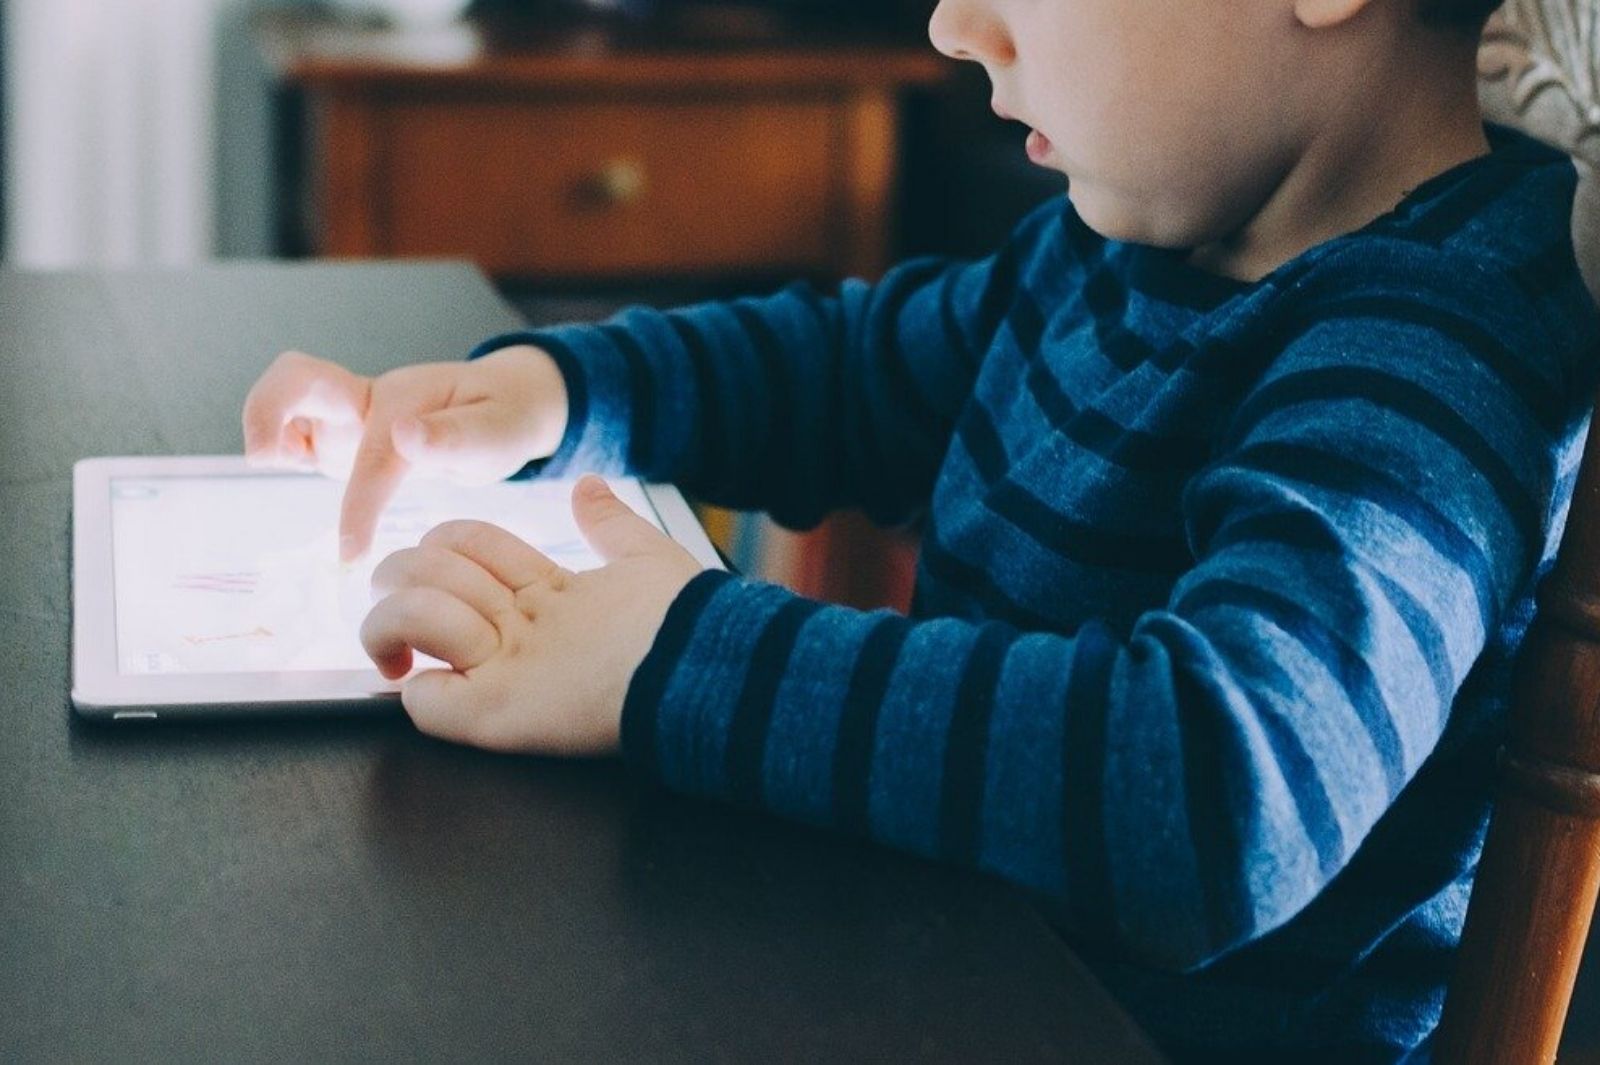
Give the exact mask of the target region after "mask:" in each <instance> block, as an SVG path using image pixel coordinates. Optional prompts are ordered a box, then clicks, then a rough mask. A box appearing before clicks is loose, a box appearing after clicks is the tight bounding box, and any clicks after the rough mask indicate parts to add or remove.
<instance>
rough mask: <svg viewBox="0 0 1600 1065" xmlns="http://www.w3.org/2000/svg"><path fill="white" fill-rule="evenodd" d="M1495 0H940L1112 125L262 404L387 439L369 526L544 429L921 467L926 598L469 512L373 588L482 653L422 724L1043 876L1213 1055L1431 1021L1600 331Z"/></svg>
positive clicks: (1071, 123)
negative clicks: (615, 763)
mask: <svg viewBox="0 0 1600 1065" xmlns="http://www.w3.org/2000/svg"><path fill="white" fill-rule="evenodd" d="M1492 3H1493V0H1420V2H1419V0H1257V2H1253V3H1238V2H1227V3H1222V2H1214V0H1138V2H1131V0H943V2H942V3H941V4H940V5H939V7H938V10H937V11H936V12H935V13H934V16H933V22H932V26H931V35H932V38H933V41H934V43H935V44H936V45H937V46H938V48H939V49H940V50H941V51H943V52H945V53H947V54H949V55H951V56H956V57H959V58H962V59H971V60H975V61H977V62H979V63H982V64H983V65H984V67H985V69H986V70H987V72H988V74H989V76H990V78H991V79H992V81H993V84H994V93H995V96H994V106H995V110H996V111H999V112H1001V113H1002V114H1005V115H1008V116H1014V117H1017V118H1020V119H1021V120H1023V121H1025V122H1027V123H1028V124H1029V125H1031V126H1032V127H1034V131H1033V132H1032V133H1031V134H1030V135H1029V137H1028V144H1027V149H1028V152H1029V154H1030V155H1031V156H1032V158H1033V159H1034V160H1035V161H1036V162H1038V163H1040V164H1041V165H1044V166H1049V167H1054V168H1057V169H1059V170H1061V171H1063V172H1064V173H1065V174H1066V175H1068V177H1069V179H1070V185H1071V192H1070V196H1069V197H1068V198H1058V199H1057V200H1056V201H1054V202H1051V203H1048V204H1046V205H1044V206H1043V207H1042V208H1040V209H1038V210H1037V211H1035V212H1034V213H1033V214H1032V215H1031V216H1030V217H1028V218H1027V219H1026V220H1025V221H1024V222H1023V223H1022V224H1021V225H1020V226H1019V227H1018V228H1017V230H1016V231H1015V233H1014V234H1013V235H1012V237H1011V238H1010V239H1009V241H1008V242H1007V243H1006V244H1005V246H1004V247H1003V248H1001V249H1000V251H999V252H998V253H997V254H995V255H994V256H993V257H991V258H989V259H986V260H984V261H982V262H976V263H962V262H947V261H942V260H935V259H923V260H917V261H912V262H907V263H905V264H903V265H901V266H899V267H898V268H896V269H895V270H893V271H892V272H891V273H890V274H888V275H887V276H886V277H885V278H884V279H883V280H882V281H881V282H879V283H877V284H875V285H867V284H863V283H860V282H849V283H846V284H844V285H843V286H841V287H840V288H839V290H838V291H837V292H832V293H826V294H824V293H819V292H817V291H814V290H813V289H812V288H810V287H807V286H803V285H801V286H795V287H791V288H788V289H786V290H784V291H782V292H780V293H778V294H776V295H774V296H771V297H770V298H765V299H747V300H737V301H733V302H728V303H713V304H707V305H703V306H697V307H691V308H687V309H682V310H678V311H673V312H658V311H654V310H648V309H630V310H628V311H625V312H623V313H621V314H620V315H618V316H617V317H616V318H614V319H612V320H611V321H609V322H607V323H605V324H602V325H598V326H567V327H562V328H555V329H548V330H541V331H537V332H532V333H527V334H520V335H516V336H510V337H500V338H496V339H494V340H491V341H488V342H486V343H485V344H483V345H482V346H480V348H479V349H478V350H477V351H475V352H473V357H472V358H471V359H470V360H469V361H467V362H464V363H452V364H428V365H422V366H414V367H407V368H403V369H400V370H396V371H393V372H391V373H388V374H384V375H383V376H381V377H378V378H376V379H370V380H369V379H364V378H359V377H356V376H355V375H353V374H351V373H349V372H348V371H346V370H344V369H342V368H340V367H337V366H334V365H332V364H330V363H327V362H324V361H321V360H318V359H314V358H311V357H309V356H305V355H298V354H289V355H285V356H282V357H280V359H279V360H278V361H277V362H276V363H275V364H274V365H273V366H272V368H271V369H269V370H268V371H267V373H266V374H265V375H264V376H263V377H262V379H261V380H260V382H259V383H258V384H257V386H256V387H255V389H254V390H253V391H252V393H251V395H250V397H249V398H248V400H247V401H246V404H245V411H244V423H245V425H244V428H245V439H246V449H247V453H248V454H249V455H250V456H252V457H253V458H255V459H257V460H259V461H262V462H268V463H278V464H285V465H299V466H308V467H314V468H318V469H323V470H325V471H328V472H330V473H334V474H337V475H340V476H348V477H349V487H348V489H347V493H346V496H345V503H344V511H343V515H342V530H343V532H344V533H345V534H346V537H347V539H346V553H347V555H356V554H359V553H361V552H363V551H364V550H366V548H367V545H368V543H369V542H370V538H371V535H372V530H373V527H374V524H375V522H376V520H377V516H378V513H379V511H380V510H381V508H382V507H383V505H384V503H385V501H386V500H387V499H388V498H389V497H390V495H391V494H392V492H393V491H394V489H395V487H396V485H397V484H398V483H399V482H400V481H401V480H402V478H404V477H405V476H406V475H407V473H408V472H409V471H411V470H415V469H426V470H432V471H435V472H445V473H449V474H453V475H455V476H459V477H461V478H464V479H469V480H472V479H476V480H490V479H494V478H500V477H505V476H508V475H511V474H513V473H515V472H517V471H519V470H521V469H522V468H523V467H524V464H525V463H527V462H528V460H529V459H537V460H538V461H537V462H535V463H533V465H532V467H530V468H529V469H527V470H526V471H525V472H526V473H528V474H534V475H541V476H556V475H563V474H571V473H574V472H576V471H599V472H610V473H622V472H626V473H631V474H637V475H640V476H644V477H648V478H654V479H660V480H669V481H676V482H678V483H680V484H682V485H683V486H685V487H686V488H687V489H688V490H690V491H691V492H693V493H694V494H695V495H697V496H700V497H702V498H705V499H707V500H710V501H713V502H715V503H719V504H722V505H724V506H731V507H741V508H759V509H763V510H767V511H769V512H771V513H772V514H773V515H774V516H775V517H776V518H777V520H779V521H781V522H783V523H785V524H787V525H790V526H795V527H804V526H808V525H811V524H814V523H815V522H817V521H818V520H820V519H821V518H822V517H823V516H824V515H825V514H827V513H828V512H829V511H831V510H834V509H836V508H840V507H847V506H857V507H862V508H865V510H866V511H867V512H868V514H870V515H871V516H872V517H874V518H875V519H876V520H878V521H880V522H884V523H897V522H906V521H908V520H912V519H914V518H916V517H919V516H921V517H922V518H924V519H925V521H924V527H925V539H924V548H923V553H922V558H921V562H920V568H919V574H918V585H917V592H916V601H915V606H914V608H913V611H912V616H911V618H902V617H900V616H898V615H895V614H893V613H891V612H888V611H878V612H870V613H868V612H861V611H856V610H851V609H846V608H843V607H837V606H831V605H824V604H821V603H816V602H810V601H807V600H805V599H802V598H800V597H798V596H796V595H793V594H791V593H789V592H787V591H785V590H784V589H781V588H778V587H775V586H772V585H768V584H762V583H758V582H755V581H751V580H743V579H739V578H736V577H734V576H731V575H729V574H726V573H721V572H711V571H706V572H701V570H700V567H699V566H697V565H696V564H695V563H694V562H693V560H691V559H690V558H689V557H688V556H687V555H686V554H685V553H684V552H683V551H682V550H681V549H679V548H678V547H677V546H676V545H674V544H673V543H671V542H670V541H668V540H667V539H666V538H664V537H663V536H661V535H660V534H658V533H657V532H655V531H654V529H653V527H651V526H650V525H648V524H647V523H646V522H644V521H643V520H642V519H639V518H637V517H636V516H634V515H633V514H632V513H631V512H630V511H628V510H627V508H626V507H624V506H623V505H622V504H621V503H620V502H619V501H618V500H617V499H615V498H614V497H613V496H611V495H610V494H609V492H607V491H606V489H605V487H604V484H603V482H600V481H599V480H598V479H596V478H586V479H584V480H582V481H580V482H579V484H578V486H577V489H576V491H575V493H574V497H573V508H574V511H575V514H576V517H577V520H578V521H579V523H580V525H581V527H582V528H583V530H584V532H585V535H586V536H587V537H588V538H589V539H590V540H591V542H592V543H593V545H594V547H595V548H596V550H597V551H598V552H599V553H600V554H601V555H602V557H604V558H605V559H606V560H608V564H607V565H605V566H604V567H602V568H600V569H596V570H591V571H587V572H584V573H580V574H573V573H569V572H566V571H564V570H562V569H560V568H558V567H556V566H555V565H554V564H553V563H552V562H551V561H550V560H549V559H547V558H545V557H544V556H542V555H541V554H539V553H538V552H537V551H535V550H533V549H532V548H531V547H529V546H527V545H526V544H523V543H521V542H520V541H518V540H517V539H516V538H514V537H512V536H511V535H510V534H509V533H506V532H504V531H503V530H499V529H496V528H493V527H491V526H485V525H480V524H473V523H451V524H448V525H445V526H441V527H440V528H438V529H436V530H434V531H433V532H431V533H429V534H428V536H427V537H426V538H425V539H424V540H423V542H422V545H421V546H420V547H418V548H415V549H413V550H408V551H402V552H399V553H398V554H395V555H393V556H391V557H389V558H387V559H385V560H383V562H382V563H381V564H380V565H379V567H378V569H377V571H376V573H375V576H374V583H375V585H376V586H377V589H378V591H379V592H381V593H383V598H382V599H381V601H379V602H378V604H377V605H376V606H375V607H374V609H373V611H372V613H371V616H370V617H369V618H368V619H367V621H366V624H365V626H364V628H363V633H362V635H363V640H364V642H365V645H366V647H367V648H368V650H369V652H370V653H371V654H372V656H373V658H374V660H375V661H376V662H377V663H378V664H379V665H380V667H381V668H382V669H383V671H384V672H385V674H386V675H389V676H395V677H398V676H401V675H403V674H404V673H405V672H406V671H407V669H408V668H409V666H410V664H411V661H412V658H411V656H412V652H413V650H417V651H422V652H426V653H428V654H431V655H435V656H437V657H439V658H441V659H443V660H445V661H446V662H448V663H450V664H451V665H452V666H453V667H454V669H453V670H452V671H445V670H433V671H424V672H420V673H418V674H417V675H416V676H414V677H412V678H410V679H409V680H407V681H406V684H405V689H404V701H405V706H406V709H407V710H408V711H409V713H410V714H411V715H412V717H413V718H414V719H415V721H416V723H417V725H418V727H419V728H421V729H423V730H424V731H426V732H430V733H434V734H437V735H439V736H443V737H447V738H450V739H454V740H459V741H462V742H466V743H474V744H478V745H481V746H484V747H488V748H494V749H499V750H518V751H539V752H547V753H548V752H554V753H562V754H596V753H607V752H615V751H618V750H620V752H621V754H622V756H623V757H624V758H625V759H626V760H627V761H628V762H629V763H631V764H632V765H633V766H634V767H636V768H637V769H638V770H639V771H640V772H643V773H646V774H649V775H651V776H653V777H655V778H657V779H659V780H660V781H662V782H663V783H664V784H666V785H667V786H669V787H672V788H676V789H680V790H683V791H687V792H695V793H699V794H703V795H710V796H718V797H721V798H725V799H729V800H733V801H736V802H742V803H748V804H752V805H758V806H761V807H764V808H766V809H769V810H772V811H775V812H777V813H780V814H783V815H786V816H789V817H793V818H797V819H799V820H802V821H806V822H811V823H814V824H818V825H827V826H833V827H836V828H840V829H844V830H847V831H852V832H859V833H864V834H867V835H870V836H871V837H873V838H875V839H878V840H882V841H884V842H886V843H889V844H892V845H894V846H898V847H903V848H906V849H909V850H912V851H916V852H919V853H922V854H927V855H934V856H939V857H942V858H945V859H948V860H950V861H952V862H959V863H964V864H968V865H974V866H977V867H979V868H981V869H984V870H988V871H991V872H993V873H995V874H998V875H999V876H1002V877H1005V878H1007V879H1008V880H1011V881H1013V882H1016V883H1018V884H1021V885H1024V886H1026V887H1028V888H1030V889H1032V890H1034V891H1036V892H1037V893H1038V896H1039V898H1040V899H1041V900H1043V901H1044V902H1045V904H1046V905H1047V906H1048V907H1049V908H1050V909H1051V911H1052V913H1053V914H1054V915H1055V916H1056V918H1057V919H1058V920H1059V922H1060V924H1061V926H1062V927H1063V928H1064V929H1065V930H1066V931H1067V933H1068V934H1069V935H1070V936H1071V938H1072V941H1073V943H1074V945H1075V946H1077V947H1078V948H1079V949H1080V950H1081V951H1082V952H1083V953H1084V955H1085V957H1087V958H1088V959H1089V960H1090V962H1091V963H1092V964H1093V965H1094V966H1095V967H1096V970H1097V972H1098V974H1099V975H1100V977H1101V978H1102V979H1103V980H1104V981H1105V982H1106V983H1107V984H1108V985H1109V986H1110V987H1111V988H1112V989H1113V991H1114V992H1115V993H1116V994H1117V995H1118V996H1119V997H1120V998H1121V999H1122V1000H1123V1001H1124V1002H1125V1003H1126V1005H1127V1006H1128V1008H1129V1009H1130V1010H1131V1011H1132V1012H1133V1013H1134V1015H1135V1016H1136V1017H1137V1018H1138V1019H1139V1020H1140V1021H1141V1022H1142V1023H1143V1024H1144V1025H1145V1026H1146V1027H1147V1028H1148V1030H1149V1031H1150V1032H1151V1033H1153V1035H1154V1036H1155V1037H1156V1038H1157V1039H1158V1041H1159V1042H1160V1043H1161V1044H1162V1045H1163V1046H1165V1047H1166V1048H1167V1049H1168V1050H1169V1051H1170V1052H1171V1053H1172V1054H1173V1055H1174V1056H1175V1057H1177V1058H1178V1059H1180V1060H1226V1061H1230V1062H1239V1061H1247V1060H1263V1061H1282V1060H1285V1059H1286V1058H1287V1056H1288V1055H1290V1054H1294V1055H1295V1060H1297V1061H1312V1060H1315V1061H1323V1060H1326V1061H1337V1062H1367V1061H1371V1062H1379V1061H1381V1062H1390V1061H1400V1060H1408V1059H1410V1060H1420V1058H1421V1056H1423V1055H1425V1054H1426V1048H1427V1044H1428V1039H1429V1035H1430V1032H1431V1030H1432V1029H1433V1027H1434V1025H1435V1023H1436V1021H1437V1019H1438V1015H1439V1011H1440V1006H1441V1002H1442V998H1443V992H1444V986H1445V983H1446V980H1447V979H1448V975H1449V972H1450V967H1451V962H1452V958H1453V951H1454V948H1455V945H1456V942H1457V939H1458V936H1459V932H1460V928H1461V922H1462V917H1463V913H1464V909H1465V906H1466V901H1467V894H1468V890H1469V887H1470V884H1471V879H1472V873H1473V869H1474V867H1475V864H1476V861H1477V855H1478V851H1479V848H1480V845H1481V839H1482V833H1483V829H1484V826H1485V819H1486V816H1487V809H1488V801H1489V794H1490V780H1491V766H1492V755H1493V751H1494V749H1495V747H1496V745H1497V743H1498V738H1499V734H1500V730H1501V727H1502V720H1503V715H1504V709H1505V702H1506V695H1507V682H1508V665H1509V663H1510V661H1511V659H1512V656H1513V654H1514V653H1515V651H1516V648H1517V645H1518V643H1519V641H1520V640H1521V638H1522V635H1523V631H1524V628H1525V626H1526V623H1527V620H1528V617H1529V614H1530V611H1531V596H1530V593H1531V591H1532V588H1533V585H1534V581H1535V579H1536V577H1537V575H1538V574H1539V573H1540V572H1541V570H1542V569H1543V568H1544V567H1545V565H1546V564H1547V563H1548V562H1549V561H1550V559H1551V558H1552V555H1553V548H1554V546H1555V544H1556V542H1557V540H1558V537H1559V535H1560V532H1561V528H1562V525H1563V522H1564V520H1565V514H1566V503H1567V500H1568V499H1569V497H1570V493H1571V479H1572V474H1573V470H1574V467H1575V464H1576V459H1577V455H1578V447H1579V445H1580V442H1581V438H1582V436H1583V434H1584V432H1585V429H1586V425H1587V422H1586V413H1587V410H1588V406H1589V402H1590V399H1591V396H1592V395H1593V389H1594V387H1595V385H1596V383H1597V379H1600V374H1597V372H1596V367H1597V362H1600V360H1597V359H1596V355H1597V353H1600V311H1597V310H1596V307H1595V305H1594V303H1593V301H1592V300H1591V298H1590V297H1589V295H1588V294H1587V292H1586V291H1585V289H1584V287H1583V285H1582V282H1581V279H1580V277H1579V272H1578V268H1577V266H1576V263H1575V259H1574V253H1573V248H1572V245H1571V237H1570V229H1569V222H1570V217H1571V212H1572V205H1573V194H1574V187H1575V180H1576V178H1575V171H1574V168H1573V167H1572V165H1571V164H1570V162H1569V161H1568V160H1567V159H1566V158H1565V157H1564V156H1562V155H1560V154H1559V153H1557V152H1554V151H1552V150H1549V149H1546V148H1543V147H1541V146H1538V145H1537V144H1535V143H1534V142H1532V141H1529V140H1527V139H1525V138H1523V137H1521V136H1520V135H1517V134H1513V133H1511V132H1509V131H1507V130H1502V129H1498V128H1493V127H1490V128H1486V127H1485V126H1484V125H1483V124H1482V123H1481V120H1480V117H1479V114H1478V111H1477V105H1476V100H1475V96H1474V52H1475V48H1476V42H1477V38H1478V33H1479V30H1480V29H1481V27H1482V23H1483V19H1484V17H1485V16H1486V14H1487V11H1488V9H1489V8H1490V7H1491V6H1492ZM595 633H603V634H605V639H599V640H597V639H595V638H594V635H595Z"/></svg>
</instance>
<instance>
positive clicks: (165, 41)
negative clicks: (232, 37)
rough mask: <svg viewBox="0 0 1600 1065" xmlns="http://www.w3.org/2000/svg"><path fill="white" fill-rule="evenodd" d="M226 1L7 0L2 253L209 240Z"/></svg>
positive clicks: (175, 248)
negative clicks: (217, 43) (218, 34)
mask: <svg viewBox="0 0 1600 1065" xmlns="http://www.w3.org/2000/svg"><path fill="white" fill-rule="evenodd" d="M227 6H230V0H8V3H7V7H6V18H5V49H6V62H5V78H6V85H5V103H6V143H5V182H4V184H5V189H6V194H7V195H6V224H5V235H6V258H7V259H8V260H10V262H11V263H12V264H14V265H18V266H25V267H33V268H58V267H80V266H131V265H181V264H185V263H190V262H193V261H195V260H197V259H200V258H204V257H206V256H209V255H210V254H211V252H212V250H213V245H214V230H215V219H214V200H215V195H214V192H213V188H214V178H215V175H214V168H215V162H214V157H215V152H214V150H213V143H214V134H215V130H214V122H213V115H214V97H215V93H214V91H213V86H214V83H215V71H214V66H215V61H214V47H213V44H214V40H213V32H214V28H215V26H216V21H217V16H218V13H219V11H220V9H222V8H224V7H227Z"/></svg>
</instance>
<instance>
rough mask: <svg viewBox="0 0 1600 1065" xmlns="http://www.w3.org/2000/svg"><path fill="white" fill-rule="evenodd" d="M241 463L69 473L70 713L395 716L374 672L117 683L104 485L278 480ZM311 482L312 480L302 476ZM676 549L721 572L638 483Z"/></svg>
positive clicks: (707, 546)
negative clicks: (143, 480)
mask: <svg viewBox="0 0 1600 1065" xmlns="http://www.w3.org/2000/svg"><path fill="white" fill-rule="evenodd" d="M286 475H287V476H296V475H295V474H293V473H288V474H286V472H285V471H283V470H272V469H259V468H256V467H252V466H250V465H248V464H247V463H246V462H245V460H244V458H243V456H240V455H194V456H189V455H185V456H116V457H104V458H90V459H82V460H80V461H78V462H77V463H75V464H74V465H73V468H72V691H71V697H72V705H73V708H74V709H75V710H77V712H78V713H80V714H82V715H84V716H86V717H91V718H96V719H105V720H113V721H154V720H157V719H165V718H171V717H216V716H240V715H246V714H270V713H280V714H281V713H328V712H331V713H352V712H354V713H362V712H365V713H373V712H378V713H392V712H394V711H395V710H398V709H399V708H400V682H399V681H390V680H385V679H384V678H383V676H382V675H381V674H379V673H378V671H377V669H375V668H374V669H366V670H285V671H283V672H278V673H163V674H148V675H144V674H124V673H121V672H120V671H119V670H118V668H117V631H116V629H117V618H116V599H115V571H114V563H113V555H112V528H111V481H112V480H113V479H114V478H118V477H216V476H222V477H257V476H261V477H283V476H286ZM304 476H308V477H312V476H316V475H315V474H306V475H304ZM637 483H638V484H639V485H640V487H641V488H642V489H643V490H644V494H645V498H646V499H647V500H649V502H650V505H651V506H652V507H654V508H655V511H656V515H657V517H659V518H660V519H661V523H662V524H663V525H664V526H665V527H666V529H667V532H668V533H669V534H670V535H671V536H672V538H673V539H674V540H676V541H677V542H678V543H680V544H682V545H683V546H684V548H685V549H687V550H688V551H689V553H690V554H691V555H693V556H694V557H695V559H696V560H697V561H699V562H700V563H701V564H702V565H704V566H706V567H707V568H710V569H723V568H725V567H724V566H723V564H722V561H721V559H720V558H719V557H718V555H717V550H716V548H715V547H714V546H712V543H711V541H710V539H709V538H708V537H707V536H706V532H705V529H704V528H703V527H702V526H701V524H700V522H699V520H698V519H697V518H696V517H695V514H694V511H693V510H692V509H690V507H689V503H688V501H687V500H685V499H684V497H683V494H682V493H681V492H679V491H678V490H677V488H675V487H673V486H672V485H668V484H649V483H645V482H637Z"/></svg>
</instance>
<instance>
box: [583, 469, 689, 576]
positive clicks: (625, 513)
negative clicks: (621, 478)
mask: <svg viewBox="0 0 1600 1065" xmlns="http://www.w3.org/2000/svg"><path fill="white" fill-rule="evenodd" d="M572 516H573V517H574V518H575V519H577V522H578V531H579V532H580V533H582V534H583V538H584V539H585V540H587V541H588V542H589V546H590V547H592V548H594V550H595V553H596V554H598V555H599V556H600V557H601V558H602V559H604V560H605V561H607V562H615V561H617V560H618V559H622V558H632V557H635V556H638V555H648V554H653V553H655V552H656V551H659V550H660V549H661V545H662V543H663V541H665V542H667V543H670V542H671V541H670V540H669V539H668V538H667V536H666V535H665V534H664V533H662V531H661V530H660V529H658V528H656V527H655V526H654V525H652V524H650V522H648V521H646V520H645V519H644V518H641V517H640V516H639V515H638V514H636V513H634V511H633V509H632V508H631V507H629V506H628V504H626V503H624V502H623V501H622V500H620V499H618V498H617V497H616V495H615V494H614V493H613V492H612V491H611V486H610V485H608V484H606V482H605V479H604V478H601V477H596V476H595V475H594V474H589V475H587V476H585V477H583V478H582V479H581V480H579V481H578V483H577V486H576V487H574V488H573V490H572Z"/></svg>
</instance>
